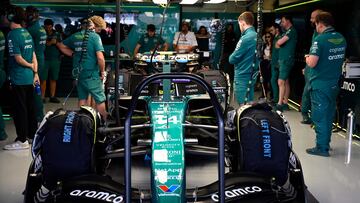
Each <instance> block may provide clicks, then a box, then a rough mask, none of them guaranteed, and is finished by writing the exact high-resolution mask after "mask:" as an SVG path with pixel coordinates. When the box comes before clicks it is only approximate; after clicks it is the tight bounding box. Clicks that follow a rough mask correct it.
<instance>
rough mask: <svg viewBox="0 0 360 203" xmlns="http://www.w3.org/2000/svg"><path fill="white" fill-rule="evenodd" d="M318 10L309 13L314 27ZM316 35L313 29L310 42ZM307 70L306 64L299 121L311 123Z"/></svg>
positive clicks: (308, 69)
mask: <svg viewBox="0 0 360 203" xmlns="http://www.w3.org/2000/svg"><path fill="white" fill-rule="evenodd" d="M320 12H322V10H319V9H317V10H315V11H313V12H312V13H311V18H310V22H311V26H312V27H313V28H315V18H316V16H317V15H318V14H319V13H320ZM317 35H318V33H317V32H316V30H314V33H313V36H312V40H311V44H313V42H314V39H315V37H317ZM309 71H310V68H309V67H308V66H307V65H306V66H305V68H304V69H303V74H304V79H305V86H304V91H303V94H302V97H301V115H302V117H303V120H302V121H301V123H302V124H311V123H312V121H311V118H310V116H309V112H310V110H311V101H310V90H309V76H308V75H309Z"/></svg>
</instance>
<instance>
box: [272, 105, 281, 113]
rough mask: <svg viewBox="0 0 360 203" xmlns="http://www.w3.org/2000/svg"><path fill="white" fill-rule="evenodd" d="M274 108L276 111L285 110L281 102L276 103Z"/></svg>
mask: <svg viewBox="0 0 360 203" xmlns="http://www.w3.org/2000/svg"><path fill="white" fill-rule="evenodd" d="M274 110H275V111H281V112H283V106H282V105H281V104H280V105H279V104H276V105H275V106H274Z"/></svg>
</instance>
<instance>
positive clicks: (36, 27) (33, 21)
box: [26, 6, 47, 122]
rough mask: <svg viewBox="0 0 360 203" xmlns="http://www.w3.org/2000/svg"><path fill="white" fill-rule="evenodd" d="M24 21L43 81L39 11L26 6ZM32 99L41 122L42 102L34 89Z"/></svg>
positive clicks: (42, 40) (43, 40)
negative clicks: (32, 42)
mask: <svg viewBox="0 0 360 203" xmlns="http://www.w3.org/2000/svg"><path fill="white" fill-rule="evenodd" d="M26 23H27V30H28V31H29V33H30V35H31V37H32V38H33V41H34V46H35V47H34V50H35V54H36V59H37V62H38V71H39V77H40V81H41V82H42V81H44V78H45V73H46V71H45V45H46V38H47V36H46V31H45V29H44V28H43V27H41V26H40V23H39V11H38V9H36V8H35V7H33V6H28V7H26ZM34 94H35V96H34V99H35V106H36V118H37V121H38V122H41V121H42V119H43V118H44V104H43V101H42V98H41V95H38V94H37V93H35V91H34Z"/></svg>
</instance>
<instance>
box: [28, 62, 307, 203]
mask: <svg viewBox="0 0 360 203" xmlns="http://www.w3.org/2000/svg"><path fill="white" fill-rule="evenodd" d="M164 60H167V59H166V58H165V59H164ZM170 61H171V59H170ZM169 70H170V66H169V65H165V66H164V68H163V70H162V71H163V72H164V73H157V74H153V75H150V76H148V77H146V78H144V79H143V80H141V81H140V82H139V83H138V85H137V86H136V87H135V88H134V89H133V90H131V91H130V92H131V94H130V95H127V96H126V97H125V95H124V94H123V95H122V96H120V98H119V104H120V106H119V112H120V115H126V116H125V117H123V118H122V119H121V121H120V122H119V125H117V124H112V125H109V126H101V127H98V128H96V129H97V136H96V139H95V140H96V141H95V143H94V146H93V149H94V150H91V157H92V160H91V163H93V164H92V165H91V166H92V168H93V170H91V172H88V173H84V174H78V175H74V176H69V177H65V178H64V177H62V178H61V179H60V178H59V179H57V181H56V185H55V187H54V188H51V189H49V188H47V189H46V187H44V184H45V183H46V181H45V183H44V176H43V173H44V170H42V171H41V170H40V172H39V170H35V169H36V168H39V167H40V168H41V166H39V164H41V163H40V162H39V161H38V159H34V161H33V163H32V164H31V166H30V169H29V174H28V181H27V185H26V189H25V201H26V202H33V201H38V202H41V201H43V202H128V203H129V202H166V203H169V202H307V197H308V196H307V190H306V186H305V184H304V179H303V173H302V168H301V164H300V161H299V159H298V158H297V156H296V154H295V153H294V152H293V151H292V149H291V146H288V144H287V143H289V142H288V140H286V141H285V143H286V144H285V146H284V145H282V146H284V148H286V149H288V151H287V154H286V155H285V159H286V160H285V162H286V163H285V174H286V175H285V179H284V180H283V181H281V182H279V181H278V180H279V179H278V174H275V173H274V174H272V173H270V174H269V173H267V171H270V170H267V169H266V168H265V170H260V171H262V172H258V171H256V170H255V171H254V170H251V167H250V169H249V168H246V167H243V162H244V160H246V161H249V160H248V158H249V157H246V156H247V154H246V149H247V146H244V145H245V144H244V141H243V139H242V137H245V136H244V134H241V136H240V133H239V132H240V128H244V127H245V128H246V127H248V126H247V125H246V126H242V125H244V123H243V122H242V123H237V122H240V121H241V118H243V117H241V111H239V110H236V111H235V110H232V109H231V108H229V107H228V106H227V105H226V103H227V98H228V97H226V96H225V97H224V98H223V99H221V97H223V93H224V92H226V90H225V91H223V92H220V94H219V92H218V94H217V93H216V92H215V91H214V89H215V90H216V85H217V84H216V85H215V84H213V83H212V81H211V80H210V82H208V81H206V80H204V77H203V76H204V75H201V74H200V75H196V74H193V73H168V72H170V71H169ZM205 79H206V78H205ZM129 80H130V81H133V78H132V76H131V79H129ZM225 80H226V79H225ZM119 81H121V80H119ZM124 84H125V83H124ZM124 84H122V85H124ZM184 84H185V86H186V85H188V86H189V87H190V88H194V87H195V86H194V84H195V85H196V88H198V92H197V94H192V91H186V90H188V89H186V88H185V91H183V93H181V91H180V90H179V89H181V85H184ZM119 86H120V84H119ZM146 88H147V92H144V91H143V90H144V89H146ZM125 91H126V90H125ZM201 91H202V92H201ZM199 92H201V93H203V92H204V93H203V94H199ZM109 95H110V97H108V98H112V99H113V95H111V93H109ZM124 97H125V98H126V99H122V98H124ZM220 102H222V103H223V104H224V105H221V104H220ZM109 104H110V107H113V106H111V105H112V102H111V101H110V102H109ZM114 108H116V107H113V110H114ZM248 108H250V109H251V108H252V107H248ZM114 112H116V111H115V110H114ZM244 112H245V110H244ZM269 112H270V111H269ZM269 115H277V114H276V113H275V112H273V111H271V114H269ZM204 121H205V122H204ZM281 121H282V120H281ZM255 123H256V122H255ZM249 126H250V125H249ZM262 126H263V124H262ZM275 129H276V128H275ZM276 130H277V131H284V132H285V134H286V135H288V134H289V133H290V131H289V130H286V126H285V125H284V126H282V125H281V129H280V130H278V129H276ZM265 136H269V135H263V137H265ZM289 137H290V136H289ZM289 137H286V139H288V138H289ZM43 139H45V138H43ZM266 142H267V141H264V143H263V147H264V148H261V150H264V154H265V152H266V153H269V152H271V151H269V149H268V146H269V145H268V143H266ZM273 144H274V143H273ZM272 150H274V151H275V150H276V149H275V148H273V149H272ZM274 155H276V153H274ZM198 156H202V157H213V158H216V165H217V168H218V172H217V175H218V176H217V177H216V180H215V181H208V182H209V183H207V184H203V185H199V184H196V186H195V187H188V186H187V185H188V184H187V183H188V182H189V181H191V180H189V179H188V178H187V173H186V171H187V169H188V167H187V166H188V165H191V166H192V167H203V165H202V163H200V162H199V163H196V162H197V161H196V159H195V158H193V157H198ZM139 157H140V159H139ZM43 158H44V157H43ZM68 159H71V157H68ZM250 159H251V157H250ZM254 159H255V158H254ZM136 160H140V162H143V165H145V166H146V167H147V168H148V169H149V172H148V175H147V176H148V177H150V178H149V179H148V181H145V183H143V185H144V187H137V186H134V185H132V176H131V174H132V171H133V170H134V168H132V163H136V162H135V161H136ZM192 160H195V163H191V161H192ZM204 160H206V159H205V158H204ZM54 161H55V162H56V160H52V163H53V162H54ZM132 161H133V162H132ZM250 161H252V160H250ZM268 161H270V163H271V160H268ZM44 163H45V162H44V160H42V164H44ZM75 163H76V162H75ZM197 164H199V165H197ZM258 164H260V165H261V163H258ZM114 166H117V167H118V168H116V167H115V170H114ZM272 167H273V169H274V168H275V170H276V168H277V166H275V167H274V164H273V166H272ZM278 167H279V168H280V166H278ZM65 168H66V167H65ZM43 169H44V168H43ZM117 169H119V170H117ZM262 169H264V168H262ZM111 170H112V171H111ZM203 170H206V168H204V169H203ZM121 171H123V172H124V173H121ZM264 171H265V172H264ZM263 172H264V173H263ZM55 174H56V173H55ZM133 178H134V177H133ZM45 185H46V184H45ZM45 193H46V195H44V194H45ZM40 200H41V201H40Z"/></svg>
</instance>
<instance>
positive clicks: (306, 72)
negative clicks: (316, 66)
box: [304, 30, 319, 77]
mask: <svg viewBox="0 0 360 203" xmlns="http://www.w3.org/2000/svg"><path fill="white" fill-rule="evenodd" d="M318 35H319V33H317V32H316V30H314V33H313V36H312V38H311V45H312V44H313V43H314V40H315V38H316V37H317V36H318ZM305 64H306V63H305ZM309 72H310V68H309V66H308V65H305V70H304V76H305V77H308V75H309Z"/></svg>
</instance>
